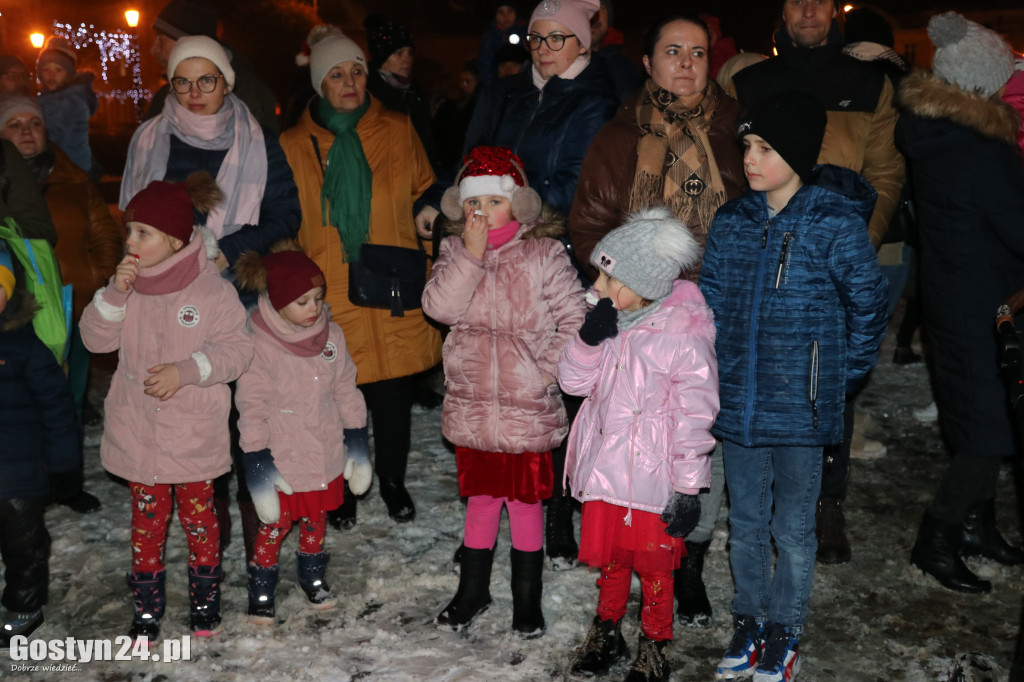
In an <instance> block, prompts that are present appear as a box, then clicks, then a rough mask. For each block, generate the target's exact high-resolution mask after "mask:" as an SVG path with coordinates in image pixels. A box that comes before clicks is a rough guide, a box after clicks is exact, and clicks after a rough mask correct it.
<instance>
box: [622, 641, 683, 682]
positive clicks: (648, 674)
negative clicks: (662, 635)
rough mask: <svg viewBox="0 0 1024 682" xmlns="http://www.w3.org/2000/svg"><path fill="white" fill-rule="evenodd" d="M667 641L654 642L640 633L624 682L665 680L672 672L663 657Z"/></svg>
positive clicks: (663, 681) (660, 681)
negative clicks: (634, 654)
mask: <svg viewBox="0 0 1024 682" xmlns="http://www.w3.org/2000/svg"><path fill="white" fill-rule="evenodd" d="M669 641H670V640H667V639H663V640H662V641H660V642H655V641H654V640H651V639H647V637H646V636H645V635H643V634H641V635H640V644H639V645H638V646H637V651H636V660H635V661H633V665H632V666H630V668H629V673H628V674H627V675H626V680H625V682H666V681H667V680H668V676H669V675H671V674H672V668H671V667H670V666H669V664H668V659H667V658H666V657H665V648H666V647H667V646H668V643H669Z"/></svg>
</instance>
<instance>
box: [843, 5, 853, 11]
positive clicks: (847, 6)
mask: <svg viewBox="0 0 1024 682" xmlns="http://www.w3.org/2000/svg"><path fill="white" fill-rule="evenodd" d="M852 9H853V5H843V11H844V12H849V11H850V10H852Z"/></svg>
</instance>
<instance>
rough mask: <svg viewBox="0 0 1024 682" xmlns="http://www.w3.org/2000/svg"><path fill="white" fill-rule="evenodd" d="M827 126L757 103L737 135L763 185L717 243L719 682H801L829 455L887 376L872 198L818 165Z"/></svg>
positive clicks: (795, 107)
mask: <svg viewBox="0 0 1024 682" xmlns="http://www.w3.org/2000/svg"><path fill="white" fill-rule="evenodd" d="M825 123H826V114H825V111H824V109H823V108H822V106H821V104H820V103H819V102H818V101H817V100H816V99H814V98H812V97H809V96H806V95H803V94H800V93H796V92H790V93H783V94H781V95H778V96H776V97H773V98H770V99H767V100H765V101H763V102H761V103H759V104H756V105H755V106H754V107H753V108H752V109H751V111H750V113H749V114H748V115H747V116H746V117H745V118H743V119H742V120H741V122H740V125H739V135H740V137H741V140H742V142H743V146H744V157H743V168H744V172H745V174H746V176H747V180H748V182H749V183H750V190H749V191H748V192H747V193H746V194H744V195H743V196H742V197H740V198H739V199H736V200H735V201H731V202H729V203H727V204H725V205H724V206H722V208H721V209H720V210H719V211H718V213H717V214H716V215H715V219H714V221H713V223H712V226H711V230H710V234H709V235H708V240H707V245H706V247H705V254H704V262H703V265H702V268H701V281H700V288H701V290H702V291H703V293H704V296H705V299H706V301H707V303H708V305H709V306H710V307H711V309H712V310H713V311H714V313H715V324H716V327H717V340H716V344H715V348H716V351H717V353H718V367H719V387H720V388H719V390H720V396H721V411H720V412H719V414H718V420H717V422H716V423H715V426H714V428H713V429H712V433H714V435H716V436H718V437H719V438H721V439H722V441H723V447H724V460H725V480H726V485H727V486H728V488H729V499H730V509H729V526H730V538H729V543H730V562H731V564H732V571H733V576H734V578H735V583H736V593H735V595H734V597H733V603H732V611H733V618H734V624H735V634H734V636H733V639H732V642H731V643H730V645H729V648H728V649H727V650H726V653H725V656H724V657H723V658H722V661H721V663H719V666H718V679H733V678H739V677H747V676H750V675H751V674H753V678H754V680H755V681H756V682H783V681H785V682H789V681H790V680H792V679H794V678H795V676H796V673H797V672H798V671H799V668H800V655H799V649H798V643H799V639H800V635H801V633H802V630H803V625H804V622H805V621H806V619H807V602H808V597H809V596H810V592H811V582H812V578H813V575H814V555H815V551H816V549H817V540H816V538H815V534H814V510H815V503H816V501H817V499H818V493H819V491H820V488H821V468H822V447H823V446H825V445H829V444H832V443H837V442H839V441H841V440H842V438H843V407H844V404H845V396H846V394H847V393H849V392H851V390H852V389H853V388H855V387H856V386H858V385H859V384H861V383H862V382H863V381H864V380H865V379H866V377H867V374H868V372H870V371H871V368H872V367H873V366H874V364H875V360H876V358H877V356H878V347H879V345H880V344H881V341H882V338H883V337H884V335H885V331H886V327H887V323H888V319H887V318H888V316H887V312H886V286H885V281H884V279H883V276H882V273H881V271H880V270H879V268H878V263H877V259H876V257H875V250H874V248H873V247H872V246H871V241H870V239H869V238H868V231H867V227H866V222H867V220H868V218H869V217H870V215H871V211H872V208H873V207H874V205H875V192H874V191H873V190H872V189H871V186H870V185H869V184H868V183H867V181H866V180H864V179H863V178H862V177H861V176H860V175H858V174H856V173H854V172H852V171H849V170H847V169H844V168H839V167H838V166H832V165H822V166H818V167H815V166H814V162H815V159H816V158H817V156H818V153H819V151H820V148H821V141H822V139H823V137H824V131H825ZM773 503H774V513H773ZM771 538H774V540H775V546H776V548H777V549H778V561H777V563H776V565H775V571H774V575H773V574H772V570H771V565H772V564H771V554H772V545H771Z"/></svg>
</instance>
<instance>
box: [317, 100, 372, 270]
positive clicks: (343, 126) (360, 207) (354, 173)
mask: <svg viewBox="0 0 1024 682" xmlns="http://www.w3.org/2000/svg"><path fill="white" fill-rule="evenodd" d="M316 106H317V113H318V114H319V116H320V120H322V121H323V123H324V127H325V128H327V129H328V130H329V131H331V132H332V133H334V142H332V143H331V148H330V150H329V151H328V152H327V164H326V165H325V166H324V184H323V187H321V189H320V210H321V220H323V224H324V225H333V226H334V228H335V229H336V230H337V231H338V237H339V238H340V239H341V245H342V249H343V251H342V254H341V257H342V261H343V262H346V263H348V262H351V261H358V260H359V247H361V246H362V245H363V244H365V243H366V240H367V238H368V237H369V236H370V198H371V191H372V186H373V174H372V173H371V171H370V164H369V163H367V161H366V154H365V153H364V152H363V143H362V142H360V141H359V135H358V134H356V125H357V124H358V123H359V119H361V118H362V117H363V114H365V113H366V111H367V109H369V108H370V96H369V95H367V96H366V99H365V100H363V103H362V104H361V105H360V106H359V108H357V109H355V110H354V111H349V112H340V111H337V110H335V108H334V107H332V106H331V103H330V102H328V101H327V100H326V99H323V98H318V99H317V103H316Z"/></svg>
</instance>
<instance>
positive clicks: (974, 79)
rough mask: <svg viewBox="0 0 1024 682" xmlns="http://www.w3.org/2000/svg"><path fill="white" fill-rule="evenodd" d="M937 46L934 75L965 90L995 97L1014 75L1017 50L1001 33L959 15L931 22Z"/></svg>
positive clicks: (937, 17) (931, 35) (941, 16)
mask: <svg viewBox="0 0 1024 682" xmlns="http://www.w3.org/2000/svg"><path fill="white" fill-rule="evenodd" d="M928 37H929V38H931V41H932V44H933V45H935V56H934V57H933V58H932V73H934V74H935V77H936V78H939V79H940V80H944V81H946V82H947V83H951V84H953V85H955V86H957V87H958V88H960V89H961V90H966V91H967V92H977V93H978V94H980V95H981V96H982V97H991V96H992V95H994V94H995V93H996V92H998V91H999V88H1001V87H1003V86H1004V85H1006V81H1008V80H1010V76H1012V75H1013V50H1012V49H1011V48H1010V46H1009V45H1008V44H1007V43H1006V41H1005V40H1003V39H1002V38H1001V37H1000V36H999V34H998V33H996V32H995V31H990V30H989V29H987V28H985V27H984V26H982V25H981V24H976V23H974V22H973V21H971V20H969V19H966V18H964V17H963V16H961V15H959V14H957V13H956V12H946V13H945V14H937V15H935V16H934V17H932V18H931V20H930V21H929V22H928Z"/></svg>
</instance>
